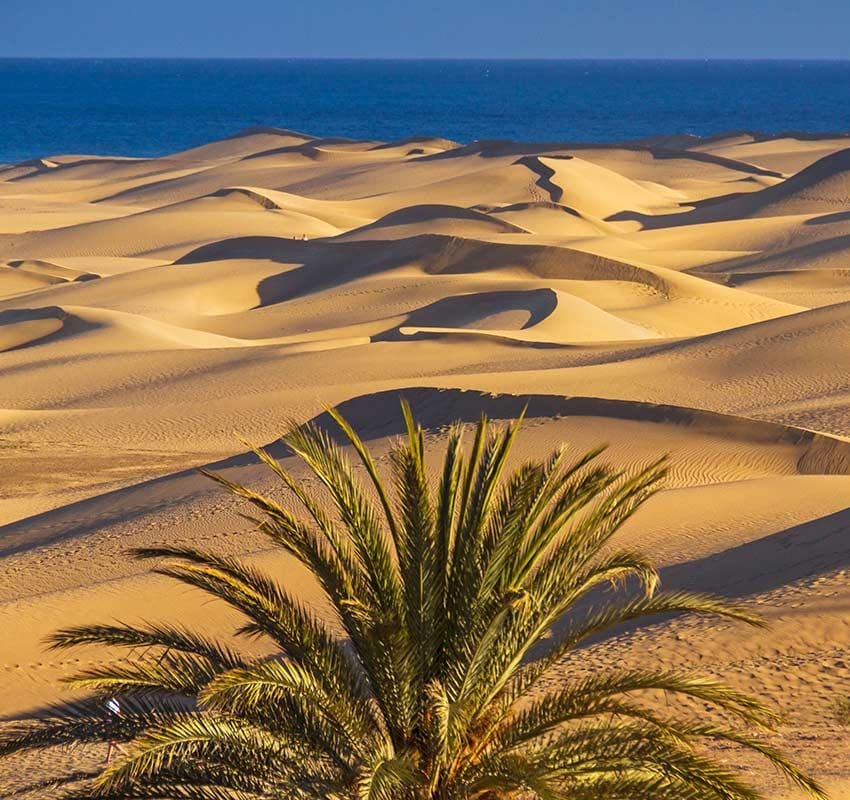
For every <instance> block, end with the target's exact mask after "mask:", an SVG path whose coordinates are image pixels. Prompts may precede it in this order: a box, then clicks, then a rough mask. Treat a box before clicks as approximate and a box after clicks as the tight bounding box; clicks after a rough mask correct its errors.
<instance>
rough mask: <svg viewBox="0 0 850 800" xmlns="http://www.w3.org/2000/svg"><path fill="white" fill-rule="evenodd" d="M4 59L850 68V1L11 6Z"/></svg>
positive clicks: (156, 1) (336, 0)
mask: <svg viewBox="0 0 850 800" xmlns="http://www.w3.org/2000/svg"><path fill="white" fill-rule="evenodd" d="M0 20H2V25H3V28H4V32H3V36H2V37H0V40H1V41H2V44H0V56H8V57H21V56H32V57H38V56H91V57H145V56H157V57H158V56H162V57H263V58H294V57H302V58H348V57H352V58H479V57H480V58H791V59H796V58H801V59H802V58H824V59H844V58H850V36H848V33H850V0H808V2H806V1H805V0H298V2H292V0H0Z"/></svg>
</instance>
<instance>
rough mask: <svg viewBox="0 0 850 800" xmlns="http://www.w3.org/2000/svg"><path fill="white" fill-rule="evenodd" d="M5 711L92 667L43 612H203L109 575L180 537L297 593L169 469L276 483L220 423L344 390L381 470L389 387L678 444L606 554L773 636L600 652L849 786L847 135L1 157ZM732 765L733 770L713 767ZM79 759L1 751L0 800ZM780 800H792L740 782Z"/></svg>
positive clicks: (144, 581) (666, 445)
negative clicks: (623, 546) (735, 602)
mask: <svg viewBox="0 0 850 800" xmlns="http://www.w3.org/2000/svg"><path fill="white" fill-rule="evenodd" d="M0 376H2V378H1V379H0V437H2V441H3V445H4V446H3V448H2V450H0V474H2V476H3V480H2V484H0V631H2V632H3V634H2V637H0V671H2V680H0V717H3V718H6V719H10V718H20V717H23V716H26V715H28V714H31V713H32V712H33V711H34V710H35V709H37V708H38V707H39V706H40V705H42V704H44V703H46V702H52V701H54V700H57V699H58V698H59V697H60V696H62V695H61V693H62V691H63V689H62V687H61V684H60V679H61V678H62V677H63V676H65V675H67V674H69V673H70V672H72V671H74V670H75V669H76V668H78V667H79V666H80V665H81V664H85V663H97V662H102V661H103V660H105V659H108V658H110V657H111V654H110V653H108V652H105V651H98V650H92V649H85V650H80V651H72V652H68V653H62V654H61V655H57V654H54V653H50V652H46V651H45V650H44V648H43V645H42V639H43V637H44V636H45V635H47V634H48V633H49V632H50V631H52V630H54V629H55V628H56V627H58V626H60V625H71V624H75V623H80V622H86V621H89V622H90V621H106V620H109V619H121V620H124V621H132V620H138V619H157V618H169V619H173V618H174V617H175V615H179V617H180V618H181V619H182V620H183V621H185V622H188V623H190V624H194V625H198V626H200V627H202V628H205V629H212V630H221V629H222V626H223V625H227V624H229V619H228V616H227V612H226V611H224V610H223V609H217V608H215V607H212V606H210V605H209V604H205V603H204V602H203V599H202V598H201V597H199V596H198V595H196V594H193V593H192V592H190V591H189V590H185V589H181V588H179V587H177V586H174V585H171V584H169V583H168V582H166V581H164V580H163V579H161V578H159V577H156V576H154V575H152V574H151V573H150V571H149V569H150V565H145V564H140V563H135V562H132V561H129V560H127V558H126V557H124V555H123V554H124V552H125V551H126V549H127V548H129V547H131V546H136V545H141V544H154V543H161V542H169V543H172V544H177V543H187V544H188V543H192V544H197V545H202V546H204V547H215V548H217V549H220V550H222V551H224V552H228V553H242V554H249V557H250V558H252V559H255V560H257V561H258V562H260V563H263V564H264V565H265V566H266V567H267V568H269V569H271V570H273V571H275V572H276V573H277V574H278V575H280V576H281V578H282V580H285V581H286V583H287V584H288V585H289V586H290V587H291V588H293V589H294V590H296V591H297V592H299V593H301V594H302V595H303V596H304V598H305V600H306V601H307V602H318V596H317V592H316V588H315V586H313V585H312V584H311V581H310V579H309V578H308V577H307V576H305V575H304V574H303V572H302V571H301V570H299V569H298V568H297V567H295V566H294V565H293V564H291V563H290V562H289V560H288V559H287V558H285V557H282V556H280V555H279V554H276V553H271V552H268V551H267V550H265V549H264V543H263V542H262V541H261V540H260V539H259V538H258V537H257V536H256V535H255V534H254V533H252V532H251V531H250V530H248V529H247V528H246V525H245V523H244V521H242V520H241V519H240V518H239V517H238V515H237V511H238V510H239V508H238V506H237V505H236V504H235V503H234V502H233V501H232V500H231V499H230V497H229V496H227V495H224V494H222V492H221V491H220V490H219V489H218V488H217V487H215V486H213V485H211V484H210V483H209V482H208V481H206V480H205V479H203V478H201V477H200V476H198V475H197V474H196V473H195V472H194V471H193V468H194V467H197V466H202V465H209V464H215V465H216V468H217V469H220V470H222V471H223V472H224V473H225V474H227V475H228V477H231V478H234V479H238V480H242V481H247V482H250V483H252V484H254V485H257V486H259V487H265V488H268V489H269V490H272V491H273V490H274V485H273V482H272V481H271V480H270V479H269V478H268V476H267V475H266V474H265V472H264V471H263V470H262V469H261V468H259V467H258V466H257V465H256V464H255V463H254V461H253V460H252V459H251V458H249V457H247V456H246V455H245V447H244V446H243V445H242V444H240V439H239V437H243V438H245V439H248V440H250V441H253V442H255V443H258V444H266V443H270V442H273V441H274V440H275V439H276V438H277V436H279V434H280V433H281V432H282V430H283V429H284V426H285V424H286V422H287V420H290V419H293V418H294V419H297V420H307V419H310V418H313V417H315V416H317V415H319V414H321V413H322V407H323V406H324V405H325V404H328V403H331V404H337V403H341V404H342V405H343V407H344V410H345V411H346V413H347V414H348V415H349V416H350V418H351V419H352V421H353V422H354V423H355V425H356V426H358V427H359V428H361V429H362V430H364V431H365V435H366V436H367V438H368V440H369V441H370V444H371V445H372V446H374V447H375V449H376V450H377V452H378V453H379V454H380V456H381V460H382V461H384V460H385V456H386V453H387V450H388V447H389V444H390V442H391V441H392V439H393V437H394V436H395V435H397V434H398V432H399V430H400V428H399V424H400V420H399V412H398V400H397V398H398V393H399V392H400V391H401V392H402V393H403V394H405V396H407V397H408V399H409V400H410V401H411V402H412V404H413V406H414V409H415V410H416V411H417V412H418V413H419V414H420V415H421V417H422V418H423V420H424V422H425V424H426V426H427V429H428V438H429V443H430V444H431V445H433V447H434V448H435V449H437V450H439V448H440V446H441V443H442V442H443V441H444V436H445V426H446V424H447V423H448V422H450V421H452V420H454V419H456V418H461V419H467V420H473V419H475V418H476V417H477V416H478V415H479V414H480V413H481V412H482V411H486V412H488V413H490V414H491V415H493V416H494V417H496V418H499V419H509V418H513V417H515V416H516V415H517V414H518V413H519V411H520V409H521V408H522V406H523V405H524V404H525V403H526V402H528V401H530V407H529V419H528V422H527V423H526V426H525V432H524V435H523V437H521V440H520V445H519V448H518V454H517V457H518V458H521V457H522V456H523V455H530V454H532V453H534V454H539V453H540V452H542V451H543V450H545V449H548V448H550V447H552V446H554V445H555V444H557V443H559V442H562V441H564V442H567V443H568V444H570V445H572V446H574V447H575V448H576V449H577V450H579V449H581V448H587V447H589V446H592V445H594V444H597V443H599V442H608V443H609V444H610V451H609V458H610V459H611V460H613V461H616V462H618V463H623V464H641V463H645V462H647V461H649V460H650V459H653V458H654V457H656V456H657V455H659V454H662V453H669V454H670V455H671V458H672V471H671V475H670V478H669V481H668V484H667V488H666V490H665V491H664V492H662V493H661V494H660V495H658V496H657V497H655V498H653V500H652V501H651V502H650V503H649V504H648V505H647V506H646V507H645V508H644V509H642V510H641V512H640V513H639V514H638V515H637V517H636V518H634V519H633V520H631V521H630V522H629V524H628V526H627V528H626V529H625V530H624V531H623V532H622V534H621V539H622V541H623V542H624V543H629V544H631V545H634V546H636V547H639V548H640V549H643V550H645V551H647V552H648V553H650V554H651V555H652V556H653V557H654V558H655V559H656V560H657V562H658V563H659V565H660V566H661V567H662V576H663V582H664V584H665V585H667V586H682V587H688V588H693V589H700V590H709V591H715V592H722V593H725V594H727V595H730V596H733V597H736V598H738V599H740V600H741V601H742V602H745V603H747V604H750V605H752V606H753V607H754V608H757V609H759V610H761V611H762V612H763V613H764V614H765V615H766V616H767V617H768V619H769V620H770V622H771V627H770V628H769V629H768V630H767V631H764V632H762V631H759V632H755V633H754V632H752V631H748V630H741V629H740V628H739V627H737V626H730V625H726V624H718V623H716V622H713V621H702V622H696V623H688V622H685V621H682V620H673V621H666V622H660V623H657V624H655V625H653V626H650V627H646V628H642V629H640V630H639V631H637V632H635V633H633V634H632V635H631V636H629V637H628V638H626V637H619V638H614V639H610V640H608V641H606V642H603V643H602V644H601V645H600V646H599V647H598V648H596V649H594V651H593V652H592V653H589V654H583V657H582V659H581V663H576V664H567V665H565V666H564V669H565V670H567V669H573V670H576V671H578V672H581V671H582V670H589V669H593V667H594V665H597V664H600V665H601V664H604V663H606V662H607V661H609V660H610V659H615V660H624V661H626V662H627V663H635V664H640V663H646V662H647V660H648V659H649V660H651V661H652V662H653V663H656V664H662V665H679V666H686V667H694V668H697V669H699V670H701V671H705V672H708V673H710V674H713V675H717V676H720V677H723V678H724V679H726V680H728V681H729V682H731V683H732V684H734V685H735V686H738V687H741V688H744V689H749V690H752V691H757V692H759V693H762V694H764V695H765V696H766V697H767V698H768V700H769V701H771V702H773V703H775V704H777V705H778V706H780V707H781V708H782V710H783V711H784V712H785V713H786V720H785V723H784V725H783V727H782V729H781V731H780V733H779V735H778V737H777V738H776V741H777V743H778V744H780V745H782V746H783V747H785V748H786V749H787V750H789V751H790V752H791V753H792V754H793V755H794V756H795V758H797V759H798V760H799V761H800V763H801V764H802V765H803V766H805V767H807V768H808V769H810V770H811V771H812V772H813V773H814V774H815V775H816V776H817V777H819V778H820V779H822V780H823V781H824V782H825V784H826V785H827V786H830V787H832V788H833V790H834V792H835V796H836V797H837V798H840V797H846V796H850V767H848V764H850V745H848V741H849V740H850V739H848V730H847V729H846V728H843V727H842V726H841V725H840V724H839V722H838V721H837V720H836V716H835V708H836V703H837V701H838V700H839V698H841V697H850V655H848V653H850V582H848V580H847V578H848V574H850V509H848V506H850V412H848V408H850V139H843V138H839V137H834V138H817V137H811V136H803V135H800V136H793V135H783V136H782V137H777V138H770V137H765V136H755V135H751V134H730V135H728V136H721V137H712V138H711V139H698V138H693V137H687V138H682V139H672V140H671V139H667V140H658V141H657V142H654V141H646V142H641V143H635V144H630V145H623V146H618V147H603V146H592V145H575V144H572V145H566V144H564V145H561V144H551V145H541V146H533V145H522V144H515V143H510V142H487V143H474V144H472V145H465V146H461V145H458V144H456V143H453V142H448V141H445V140H440V139H427V138H420V139H413V140H406V141H404V142H396V143H381V142H353V141H348V140H339V139H315V138H313V137H310V136H307V135H304V134H298V133H293V132H291V131H282V130H273V129H264V130H258V131H253V132H246V133H244V134H241V135H239V136H236V137H233V138H231V139H227V140H224V141H221V142H214V143H211V144H209V145H206V146H204V147H200V148H196V149H194V150H191V151H187V152H183V153H176V154H173V155H171V156H167V157H164V158H159V159H133V158H115V157H98V156H94V155H49V156H46V157H45V158H41V159H37V160H33V161H29V162H26V163H25V164H20V165H9V166H6V167H0ZM720 755H721V758H723V759H725V760H727V761H728V762H729V763H732V764H738V765H740V766H742V767H743V768H749V767H750V765H749V764H748V763H746V762H744V761H742V760H741V759H742V756H741V755H740V754H739V753H737V752H735V751H729V752H724V753H722V754H720ZM97 757H98V754H97V752H95V753H94V754H92V753H91V752H84V751H74V752H71V753H69V754H63V755H61V756H57V755H56V754H53V755H52V756H48V755H45V754H42V755H39V756H27V757H26V758H23V759H17V760H15V761H14V762H8V763H4V764H0V795H2V796H3V797H10V796H12V797H16V798H35V797H42V796H45V797H47V796H50V792H49V791H48V790H45V789H39V788H35V789H30V790H28V789H27V787H28V786H31V785H35V784H37V783H38V782H39V781H40V780H42V779H43V778H44V777H45V776H47V775H48V774H49V773H50V770H51V767H55V765H56V760H57V759H58V758H62V759H65V760H66V761H65V762H64V763H69V764H74V765H76V766H80V767H81V768H84V767H85V766H86V764H87V763H90V762H91V761H92V759H96V758H97ZM752 768H753V769H755V772H754V773H753V778H754V780H756V781H757V782H758V783H759V784H760V785H761V786H762V787H763V788H764V789H765V791H766V792H768V793H769V796H770V797H773V798H790V797H794V795H793V793H790V794H789V790H788V789H787V787H785V786H784V784H783V783H782V781H781V780H780V779H779V778H778V777H777V776H775V775H772V774H770V773H765V772H763V771H762V767H761V765H755V764H754V765H752Z"/></svg>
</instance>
